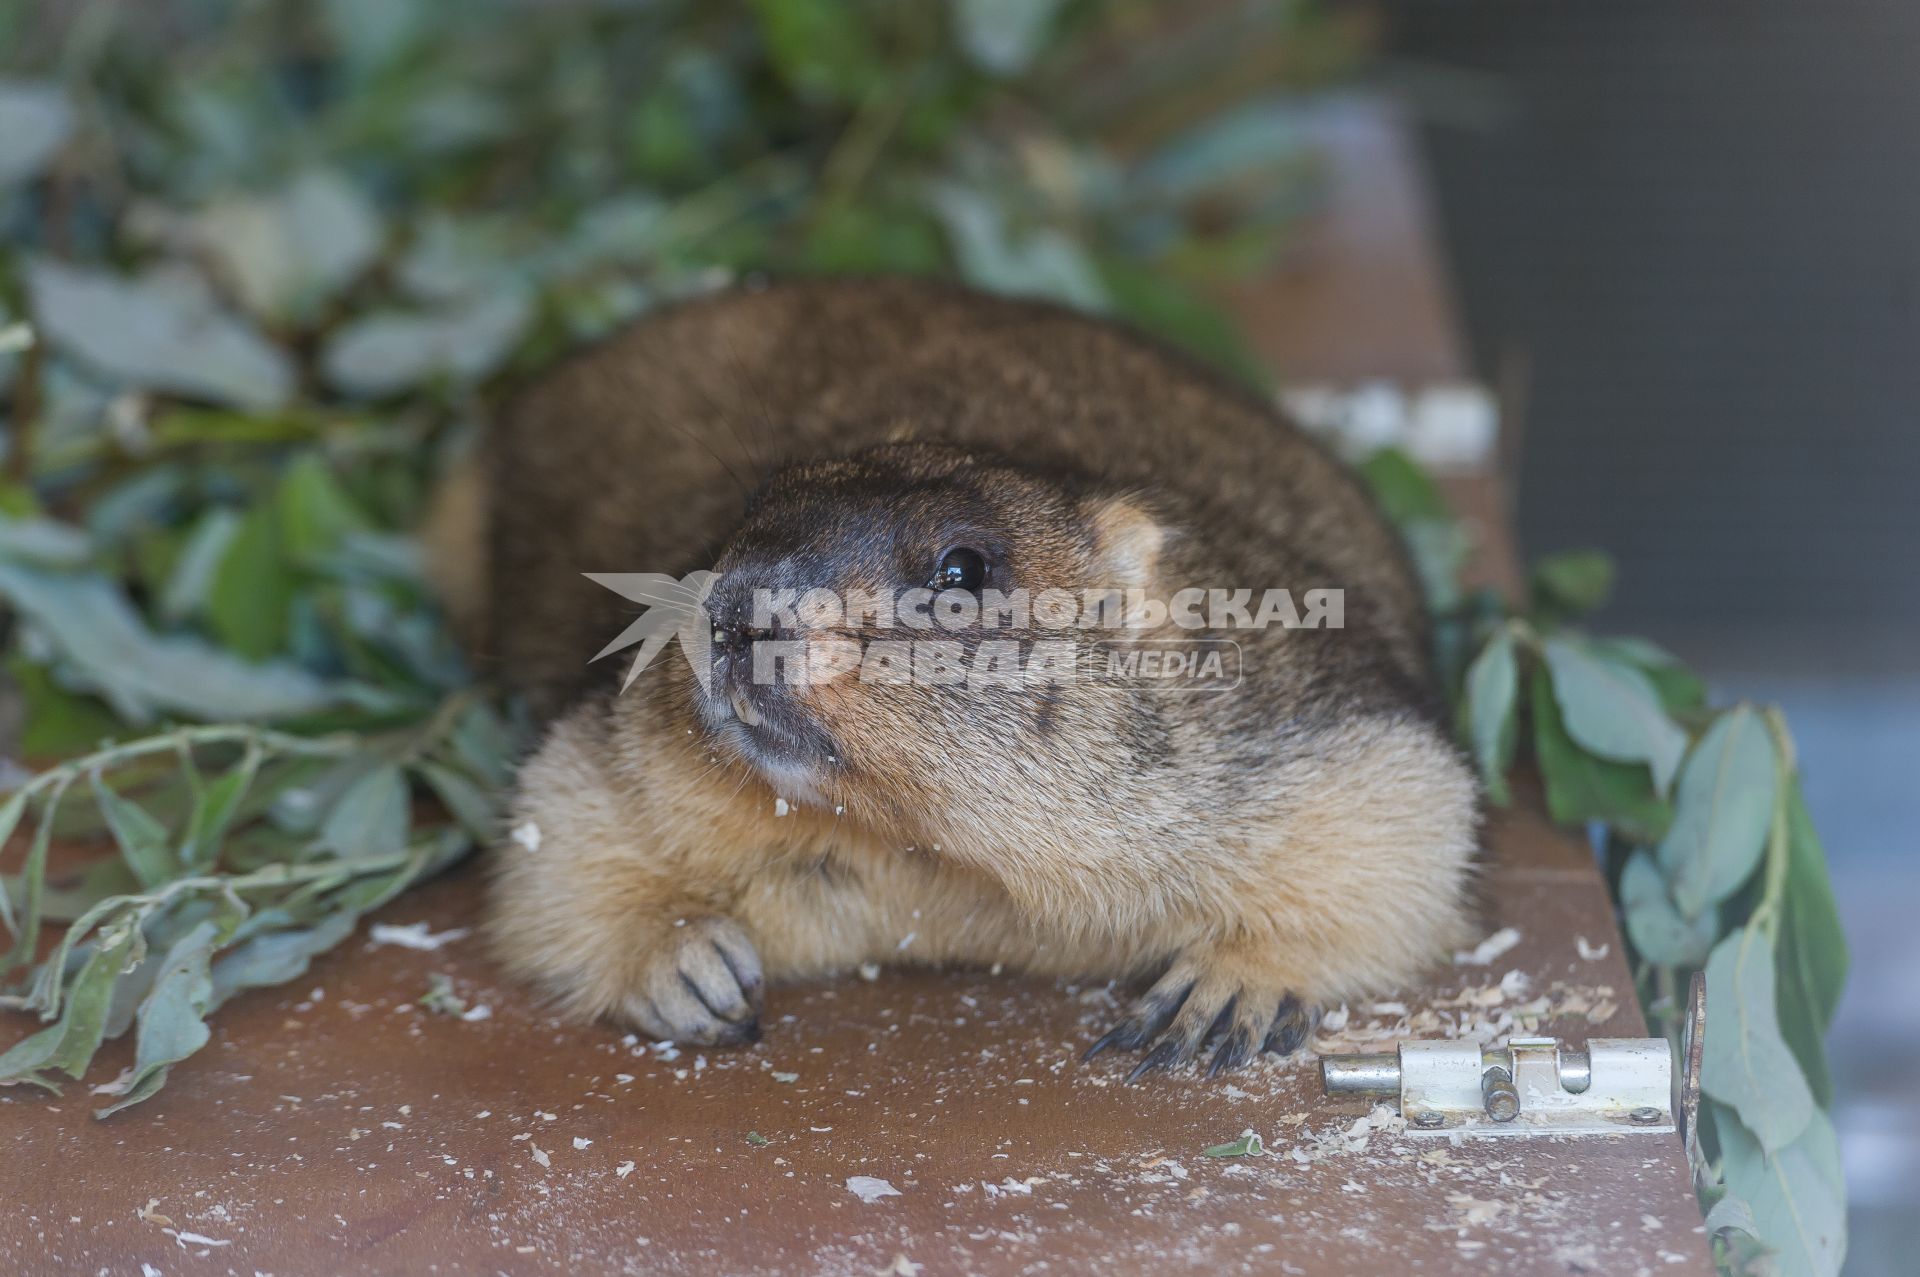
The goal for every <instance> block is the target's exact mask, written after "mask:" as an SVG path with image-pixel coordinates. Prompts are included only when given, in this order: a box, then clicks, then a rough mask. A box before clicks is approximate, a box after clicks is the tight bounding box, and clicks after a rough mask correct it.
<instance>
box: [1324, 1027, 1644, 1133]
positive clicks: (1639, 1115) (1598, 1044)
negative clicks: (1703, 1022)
mask: <svg viewBox="0 0 1920 1277" xmlns="http://www.w3.org/2000/svg"><path fill="white" fill-rule="evenodd" d="M1321 1074H1322V1077H1323V1078H1324V1080H1325V1082H1326V1088H1327V1093H1328V1094H1329V1095H1381V1096H1395V1095H1397V1096H1398V1097H1399V1099H1400V1113H1401V1116H1403V1117H1405V1118H1406V1119H1407V1129H1408V1131H1410V1132H1412V1133H1414V1134H1424V1135H1433V1134H1446V1133H1450V1132H1453V1131H1462V1132H1465V1133H1468V1134H1474V1135H1616V1134H1621V1133H1625V1132H1632V1131H1667V1132H1671V1131H1672V1130H1673V1129H1674V1120H1673V1114H1674V1092H1673V1062H1672V1058H1671V1056H1670V1055H1669V1054H1668V1051H1667V1043H1666V1041H1665V1039H1662V1038H1592V1039H1589V1040H1588V1042H1587V1049H1586V1050H1584V1051H1574V1050H1566V1049H1562V1047H1561V1045H1560V1041H1559V1039H1558V1038H1509V1039H1508V1040H1507V1043H1506V1045H1505V1046H1499V1047H1485V1048H1483V1047H1481V1046H1480V1045H1479V1044H1478V1043H1475V1042H1402V1043H1401V1044H1400V1049H1399V1052H1398V1053H1397V1054H1396V1055H1329V1056H1327V1057H1326V1058H1325V1059H1324V1060H1323V1061H1322V1062H1321Z"/></svg>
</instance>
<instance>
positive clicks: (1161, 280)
mask: <svg viewBox="0 0 1920 1277" xmlns="http://www.w3.org/2000/svg"><path fill="white" fill-rule="evenodd" d="M1098 265H1099V269H1100V284H1101V287H1103V288H1104V289H1105V290H1106V293H1107V296H1108V297H1110V298H1111V299H1112V301H1113V307H1114V310H1115V312H1116V313H1117V314H1119V315H1120V316H1121V317H1122V318H1123V319H1126V320H1127V321H1129V322H1131V323H1134V324H1138V325H1139V326H1140V327H1142V328H1144V329H1146V330H1147V331H1148V332H1150V333H1155V334H1157V335H1159V336H1161V337H1163V338H1165V339H1166V340H1168V341H1170V342H1172V343H1173V344H1174V345H1176V346H1180V347H1183V348H1184V349H1186V350H1187V351H1189V352H1190V353H1192V354H1195V355H1198V356H1199V357H1200V358H1201V359H1203V360H1205V361H1206V362H1207V363H1209V364H1212V365H1213V366H1214V367H1216V368H1219V369H1221V370H1222V371H1223V372H1227V373H1230V374H1232V375H1233V376H1235V377H1237V378H1239V379H1240V380H1241V381H1243V382H1245V383H1246V384H1247V385H1248V386H1251V387H1253V388H1254V390H1255V391H1257V392H1260V393H1263V394H1267V393H1271V391H1272V389H1273V371H1272V370H1271V369H1270V368H1268V367H1267V365H1266V364H1265V362H1264V361H1262V359H1261V358H1260V356H1259V355H1258V354H1256V353H1255V352H1254V350H1253V348H1252V347H1251V346H1249V345H1248V344H1247V339H1246V335H1245V334H1244V333H1242V332H1241V331H1240V326H1239V325H1238V324H1236V323H1234V322H1233V320H1232V319H1231V318H1229V317H1228V316H1227V315H1225V314H1223V313H1222V312H1221V310H1220V308H1219V307H1218V306H1216V305H1215V304H1214V303H1213V302H1212V301H1211V300H1209V299H1208V298H1207V297H1205V296H1204V295H1202V294H1201V293H1200V292H1198V291H1197V290H1195V289H1193V288H1190V287H1188V286H1186V285H1185V284H1182V283H1181V282H1180V281H1179V280H1177V279H1174V278H1173V277H1172V276H1171V275H1169V274H1168V272H1166V271H1164V270H1157V269H1154V268H1153V267H1151V266H1147V265H1142V264H1140V263H1137V262H1134V261H1132V260H1130V259H1128V258H1125V257H1120V256H1118V255H1115V254H1107V255H1106V256H1103V257H1101V258H1100V259H1099V263H1098Z"/></svg>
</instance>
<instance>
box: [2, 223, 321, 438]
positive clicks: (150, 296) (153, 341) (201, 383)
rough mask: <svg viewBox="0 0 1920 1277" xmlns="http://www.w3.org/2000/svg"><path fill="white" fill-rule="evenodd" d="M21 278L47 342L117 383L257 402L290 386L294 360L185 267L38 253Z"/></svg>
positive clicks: (261, 405) (264, 404)
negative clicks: (134, 270)
mask: <svg viewBox="0 0 1920 1277" xmlns="http://www.w3.org/2000/svg"><path fill="white" fill-rule="evenodd" d="M27 283H28V286H29V289H30V291H31V294H32V297H33V311H34V316H35V318H36V319H37V320H38V321H39V324H40V330H41V332H42V333H43V334H44V335H45V337H46V339H47V341H48V342H49V343H50V344H52V345H53V346H56V347H58V348H59V349H61V350H63V351H66V352H67V353H69V354H71V355H73V356H75V357H76V358H78V359H79V360H81V362H83V363H85V364H88V365H89V366H91V367H92V368H94V369H95V370H97V371H98V372H100V373H102V374H105V375H106V376H108V377H111V378H113V379H114V380H115V381H118V382H120V383H122V384H124V385H127V386H131V387H135V388H140V389H149V390H160V391H166V392H169V393H172V394H177V395H183V396H186V397H188V398H194V399H208V400H212V401H214V402H216V403H225V404H232V405H235V406H237V407H241V408H251V409H255V410H260V411H264V410H267V409H271V408H277V407H279V406H281V405H282V404H284V403H286V402H287V400H288V398H289V397H290V396H291V395H292V393H293V383H294V371H293V364H292V361H291V360H289V359H288V358H287V356H286V355H285V354H284V353H283V352H282V351H280V349H279V348H278V347H275V346H273V345H271V344H270V343H268V342H267V340H266V339H265V338H263V337H261V336H260V334H259V333H257V332H255V331H254V330H253V329H252V328H250V327H249V326H247V325H246V324H245V323H244V322H243V321H241V320H239V319H237V318H235V317H234V316H232V315H229V314H226V313H225V312H223V311H221V310H220V309H219V307H218V306H217V305H216V303H215V301H214V298H213V293H212V292H211V290H209V289H208V288H207V285H206V282H205V281H204V280H202V279H201V278H200V277H199V276H198V275H195V274H193V273H191V272H190V271H186V270H182V269H178V268H173V269H167V268H163V269H157V270H153V271H149V272H147V273H146V274H145V275H142V276H139V277H137V278H131V279H128V278H122V277H120V276H117V275H111V274H107V273H105V272H102V271H94V270H86V269H82V268H80V267H75V266H63V265H61V264H60V263H58V262H52V261H45V260H41V261H36V262H33V263H31V264H30V265H29V266H28V268H27Z"/></svg>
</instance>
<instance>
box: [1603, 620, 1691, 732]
mask: <svg viewBox="0 0 1920 1277" xmlns="http://www.w3.org/2000/svg"><path fill="white" fill-rule="evenodd" d="M1587 645H1588V646H1589V647H1591V648H1593V649H1594V650H1595V651H1598V652H1601V653H1604V654H1605V655H1607V656H1610V657H1612V658H1614V659H1615V660H1619V661H1624V662H1626V663H1627V664H1629V665H1632V666H1634V667H1635V668H1637V669H1638V670H1639V671H1640V672H1641V673H1642V674H1645V675H1646V676H1647V681H1648V682H1650V683H1652V684H1653V689H1654V690H1655V691H1656V692H1658V693H1659V694H1660V703H1661V704H1662V705H1664V706H1666V708H1667V713H1669V714H1684V713H1688V712H1691V711H1694V710H1698V709H1700V708H1701V707H1702V706H1704V705H1705V704H1706V703H1707V685H1706V684H1705V683H1704V682H1702V681H1701V680H1700V677H1699V675H1697V674H1695V673H1693V671H1691V670H1689V669H1687V668H1686V667H1685V666H1683V665H1682V664H1680V660H1679V658H1678V657H1676V656H1674V654H1673V653H1671V652H1669V651H1667V650H1666V649H1665V648H1663V647H1661V646H1660V645H1659V644H1658V643H1652V642H1649V641H1647V640H1646V639H1637V638H1595V639H1589V640H1587Z"/></svg>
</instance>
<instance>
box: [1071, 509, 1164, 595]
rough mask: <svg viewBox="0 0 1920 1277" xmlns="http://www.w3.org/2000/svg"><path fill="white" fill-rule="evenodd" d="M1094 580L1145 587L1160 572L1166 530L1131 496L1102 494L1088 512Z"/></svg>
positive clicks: (1108, 584)
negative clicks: (1104, 495) (1091, 532)
mask: <svg viewBox="0 0 1920 1277" xmlns="http://www.w3.org/2000/svg"><path fill="white" fill-rule="evenodd" d="M1089 516H1090V519H1091V522H1092V524H1093V546H1094V550H1093V555H1094V563H1093V569H1094V570H1093V579H1094V581H1095V582H1097V583H1098V584H1099V585H1100V586H1102V587H1112V588H1115V589H1122V590H1144V589H1147V588H1148V587H1150V586H1152V585H1153V584H1154V582H1155V580H1156V579H1157V578H1158V577H1159V575H1160V549H1161V547H1162V546H1164V545H1165V544H1166V542H1167V529H1166V528H1165V527H1164V526H1163V525H1162V524H1161V523H1160V521H1159V520H1158V519H1156V518H1154V517H1153V515H1152V513H1151V512H1149V511H1148V510H1147V509H1146V507H1145V506H1143V505H1141V504H1140V503H1139V502H1137V501H1135V500H1133V499H1132V498H1131V497H1103V498H1101V499H1100V500H1098V501H1096V502H1095V503H1094V504H1093V507H1092V509H1091V510H1090V511H1089Z"/></svg>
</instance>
